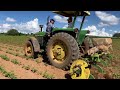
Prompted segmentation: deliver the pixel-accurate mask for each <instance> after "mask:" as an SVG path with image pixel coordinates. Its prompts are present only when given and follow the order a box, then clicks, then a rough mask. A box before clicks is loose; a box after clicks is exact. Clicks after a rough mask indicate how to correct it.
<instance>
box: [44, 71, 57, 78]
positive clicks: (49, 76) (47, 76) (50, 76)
mask: <svg viewBox="0 0 120 90" xmlns="http://www.w3.org/2000/svg"><path fill="white" fill-rule="evenodd" d="M43 77H44V78H47V79H54V78H55V77H54V75H50V74H49V73H47V71H45V72H44V73H43Z"/></svg>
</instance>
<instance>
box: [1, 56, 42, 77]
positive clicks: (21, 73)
mask: <svg viewBox="0 0 120 90" xmlns="http://www.w3.org/2000/svg"><path fill="white" fill-rule="evenodd" d="M0 66H3V67H4V68H5V70H6V71H8V72H10V71H13V72H14V73H15V75H16V76H17V78H18V79H43V77H42V76H40V75H37V74H34V73H32V72H31V71H27V70H25V69H23V68H21V67H20V66H18V65H15V64H13V63H11V62H9V61H5V60H3V59H1V58H0Z"/></svg>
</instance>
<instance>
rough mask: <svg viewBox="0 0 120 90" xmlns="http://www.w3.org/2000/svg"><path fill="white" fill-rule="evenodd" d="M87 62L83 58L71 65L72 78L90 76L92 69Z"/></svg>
mask: <svg viewBox="0 0 120 90" xmlns="http://www.w3.org/2000/svg"><path fill="white" fill-rule="evenodd" d="M85 67H88V64H87V62H85V61H83V60H76V61H74V62H73V64H72V65H71V67H70V74H71V78H72V79H88V78H89V76H90V70H89V68H85Z"/></svg>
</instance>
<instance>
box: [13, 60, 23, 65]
mask: <svg viewBox="0 0 120 90" xmlns="http://www.w3.org/2000/svg"><path fill="white" fill-rule="evenodd" d="M11 62H12V63H14V64H18V65H20V64H21V63H20V62H18V60H17V59H12V60H11Z"/></svg>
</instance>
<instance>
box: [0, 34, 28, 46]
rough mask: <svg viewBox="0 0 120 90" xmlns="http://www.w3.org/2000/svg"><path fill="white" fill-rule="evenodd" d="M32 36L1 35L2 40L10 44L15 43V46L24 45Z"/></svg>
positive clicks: (0, 40) (0, 39)
mask: <svg viewBox="0 0 120 90" xmlns="http://www.w3.org/2000/svg"><path fill="white" fill-rule="evenodd" d="M28 37H30V36H4V35H1V36H0V42H2V43H5V44H9V45H15V46H23V45H24V44H25V41H26V40H27V38H28Z"/></svg>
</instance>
